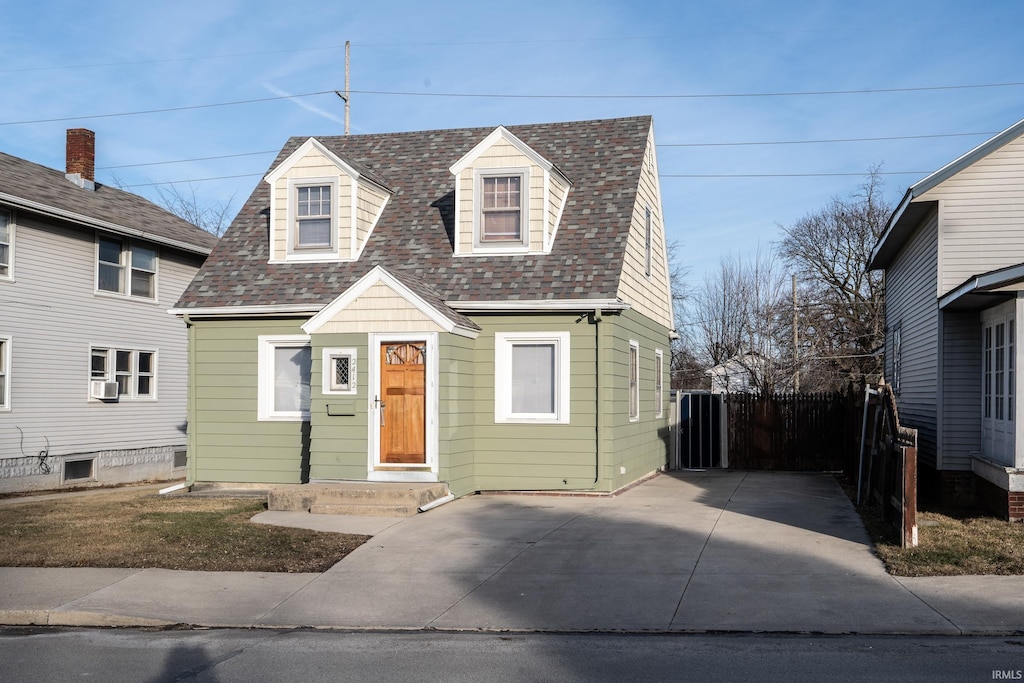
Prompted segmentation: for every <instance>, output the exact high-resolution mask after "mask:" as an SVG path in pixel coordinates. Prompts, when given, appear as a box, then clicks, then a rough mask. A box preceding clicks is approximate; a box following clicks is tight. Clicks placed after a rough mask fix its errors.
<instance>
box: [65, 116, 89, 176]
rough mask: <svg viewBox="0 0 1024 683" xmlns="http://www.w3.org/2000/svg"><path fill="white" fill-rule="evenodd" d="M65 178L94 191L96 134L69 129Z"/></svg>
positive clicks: (84, 130) (83, 130) (83, 129)
mask: <svg viewBox="0 0 1024 683" xmlns="http://www.w3.org/2000/svg"><path fill="white" fill-rule="evenodd" d="M64 175H65V177H66V178H67V179H68V180H70V181H71V182H73V183H75V184H76V185H78V186H79V187H82V188H85V189H87V190H94V189H96V187H95V182H94V181H95V180H96V133H94V132H92V131H91V130H88V129H86V128H69V129H68V136H67V172H66V173H65V174H64Z"/></svg>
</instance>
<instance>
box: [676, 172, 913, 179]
mask: <svg viewBox="0 0 1024 683" xmlns="http://www.w3.org/2000/svg"><path fill="white" fill-rule="evenodd" d="M928 173H930V171H879V172H878V175H919V176H923V175H927V174H928ZM847 176H856V177H861V178H862V177H864V172H863V171H861V172H860V173H661V174H659V177H661V178H831V177H847Z"/></svg>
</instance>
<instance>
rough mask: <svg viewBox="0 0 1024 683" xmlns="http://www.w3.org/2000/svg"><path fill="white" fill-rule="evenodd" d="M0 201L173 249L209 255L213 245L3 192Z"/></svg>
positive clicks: (0, 193)
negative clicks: (134, 226)
mask: <svg viewBox="0 0 1024 683" xmlns="http://www.w3.org/2000/svg"><path fill="white" fill-rule="evenodd" d="M0 202H5V203H7V204H10V205H12V206H14V207H16V208H21V209H27V210H29V211H33V212H35V213H38V214H41V215H44V216H50V217H51V218H59V219H61V220H67V221H72V222H74V223H79V224H81V225H85V226H89V227H92V228H99V229H100V230H106V231H108V232H113V233H116V234H119V235H125V236H127V237H139V238H143V239H145V240H146V241H148V242H153V243H154V244H161V245H164V246H168V247H174V248H175V249H179V250H181V251H186V252H190V253H193V254H201V255H203V256H209V254H210V252H211V251H213V247H204V246H201V245H198V244H192V243H191V242H182V241H181V240H175V239H171V238H169V237H164V236H162V235H155V234H153V233H151V232H147V231H145V230H139V229H138V228H130V227H128V226H126V225H120V224H118V223H111V222H110V221H105V220H102V219H99V218H92V217H91V216H86V215H83V214H80V213H75V212H74V211H67V210H65V209H59V208H57V207H55V206H50V205H49V204H43V203H41V202H35V201H32V200H31V199H25V198H24V197H17V196H14V195H10V194H7V193H4V192H0ZM197 230H198V228H197Z"/></svg>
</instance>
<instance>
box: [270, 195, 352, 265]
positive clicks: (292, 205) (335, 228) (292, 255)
mask: <svg viewBox="0 0 1024 683" xmlns="http://www.w3.org/2000/svg"><path fill="white" fill-rule="evenodd" d="M354 184H355V183H354V182H353V185H354ZM323 185H327V186H329V187H330V188H331V244H330V245H329V246H326V247H298V246H297V243H298V211H297V208H298V203H299V188H300V187H320V186H323ZM340 186H341V183H340V179H339V178H338V176H329V177H323V178H289V179H288V199H287V202H286V205H287V207H288V219H287V220H288V224H287V227H286V228H285V241H286V244H287V247H286V249H285V259H286V260H287V261H339V260H341V258H340V256H339V249H340V247H339V244H338V240H339V233H340V232H341V230H340V222H339V215H338V214H339V208H338V207H339V206H340V203H341V197H340V195H339V191H340ZM354 231H355V227H354V225H353V232H354ZM350 248H351V245H350Z"/></svg>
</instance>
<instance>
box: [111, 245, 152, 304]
mask: <svg viewBox="0 0 1024 683" xmlns="http://www.w3.org/2000/svg"><path fill="white" fill-rule="evenodd" d="M156 272H157V253H156V249H153V248H152V247H149V246H146V245H144V244H141V243H137V242H132V241H129V240H125V239H122V238H120V237H111V236H109V235H100V236H99V237H97V239H96V289H97V290H98V291H101V292H108V293H111V294H124V295H128V296H133V297H140V298H144V299H155V298H156Z"/></svg>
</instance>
